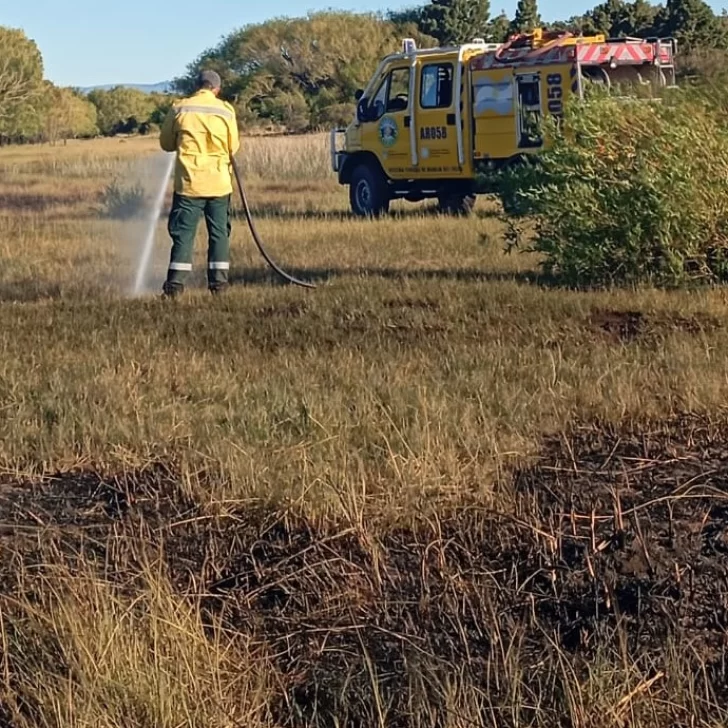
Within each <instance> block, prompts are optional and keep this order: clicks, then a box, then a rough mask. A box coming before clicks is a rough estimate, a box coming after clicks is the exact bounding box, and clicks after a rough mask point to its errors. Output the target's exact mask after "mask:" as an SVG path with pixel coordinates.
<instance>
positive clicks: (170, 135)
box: [159, 107, 177, 152]
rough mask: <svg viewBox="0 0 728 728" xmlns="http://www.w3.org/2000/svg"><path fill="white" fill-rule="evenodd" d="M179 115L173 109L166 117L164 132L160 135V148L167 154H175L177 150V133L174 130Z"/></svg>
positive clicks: (163, 126) (163, 125)
mask: <svg viewBox="0 0 728 728" xmlns="http://www.w3.org/2000/svg"><path fill="white" fill-rule="evenodd" d="M176 116H177V114H176V111H175V109H174V107H172V108H171V109H170V110H169V111H168V112H167V116H165V117H164V123H163V124H162V130H161V132H160V134H159V146H160V147H162V149H163V150H164V151H165V152H174V151H176V150H177V133H176V131H175V128H174V126H175V125H174V120H175V118H176Z"/></svg>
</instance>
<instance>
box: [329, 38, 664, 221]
mask: <svg viewBox="0 0 728 728" xmlns="http://www.w3.org/2000/svg"><path fill="white" fill-rule="evenodd" d="M676 50H677V49H676V43H675V41H674V40H673V39H672V38H662V39H659V38H652V39H646V40H645V39H638V38H619V39H612V38H606V37H605V36H603V35H595V36H589V37H583V36H574V35H571V34H570V33H557V32H551V33H549V32H545V31H543V30H541V29H539V30H536V31H534V32H533V33H528V34H523V35H516V36H512V37H511V38H510V39H509V40H508V41H507V42H506V43H503V44H487V43H485V42H484V41H482V40H480V39H476V40H475V41H473V43H468V44H466V45H462V46H459V47H455V48H434V49H418V48H417V47H416V45H415V42H414V41H413V40H411V39H406V40H405V41H404V42H403V48H402V51H401V52H400V53H396V54H393V55H390V56H387V57H386V58H384V60H382V62H381V63H380V65H379V67H378V68H377V70H376V72H375V74H374V76H372V78H371V80H370V81H369V84H368V85H367V87H366V88H365V89H363V90H360V91H358V92H357V94H356V99H357V110H356V118H355V119H354V121H353V122H352V123H351V124H350V125H349V127H348V128H346V129H333V130H332V132H331V158H332V166H333V170H334V172H335V173H336V174H337V175H338V179H339V183H340V184H342V185H348V186H349V198H350V204H351V209H352V211H353V212H354V213H355V214H357V215H360V216H377V215H381V214H382V213H386V212H387V211H388V210H389V204H390V202H391V201H392V200H394V199H405V200H409V201H412V202H418V201H420V200H423V199H427V198H436V199H437V200H438V201H439V205H440V208H441V209H442V210H443V211H445V212H451V213H467V212H469V211H470V210H471V209H472V207H473V205H474V203H475V196H476V194H477V193H478V192H479V191H481V190H479V189H478V185H477V182H476V179H477V176H478V175H479V173H480V172H481V171H484V170H487V169H494V168H495V169H498V168H502V167H503V166H505V165H509V164H513V163H517V162H519V161H521V160H523V159H524V158H526V155H529V154H533V153H537V152H538V151H539V150H541V149H543V148H544V147H545V146H547V141H545V140H544V139H543V138H542V136H541V133H540V131H539V130H540V128H541V124H540V121H541V120H542V119H543V118H544V117H545V116H549V115H550V116H555V117H559V116H560V115H562V113H563V109H564V104H565V103H566V102H567V101H568V100H569V99H570V98H572V97H577V98H582V97H583V94H584V88H585V85H586V83H589V82H596V83H603V84H606V85H607V86H612V85H621V84H624V83H638V84H652V85H653V86H657V87H665V86H673V85H674V84H675V67H674V56H675V53H676Z"/></svg>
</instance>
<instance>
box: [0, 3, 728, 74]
mask: <svg viewBox="0 0 728 728" xmlns="http://www.w3.org/2000/svg"><path fill="white" fill-rule="evenodd" d="M516 2H517V0H491V10H492V12H493V14H497V13H499V12H500V11H501V10H505V11H506V12H507V13H508V14H509V15H510V16H512V15H513V11H514V9H515V6H516ZM726 2H728V0H726ZM2 3H3V5H4V6H5V7H0V25H5V26H10V27H14V28H22V29H23V30H24V31H25V33H26V35H28V36H29V37H30V38H32V39H33V40H35V42H36V43H37V44H38V46H39V47H40V50H41V52H42V54H43V60H44V65H45V75H46V78H48V79H50V80H51V81H53V82H54V83H55V84H58V85H60V86H80V87H85V86H95V85H100V84H107V83H159V82H161V81H169V80H171V79H172V78H174V77H175V76H179V75H181V74H182V73H184V71H185V68H186V67H187V64H188V63H190V62H191V61H193V60H194V59H195V58H196V57H197V56H198V55H199V54H200V53H202V51H204V50H206V49H207V48H210V47H212V46H214V45H216V44H217V43H218V42H219V40H220V39H221V38H222V37H223V36H225V35H227V34H228V33H229V32H231V31H232V30H235V29H236V28H240V27H241V26H243V25H247V24H249V23H258V22H261V21H263V20H266V19H268V18H271V17H276V16H282V15H299V16H300V15H305V14H306V13H307V12H308V11H312V10H324V9H337V10H354V11H377V10H387V9H400V8H403V7H410V6H412V5H419V4H423V3H421V2H417V0H415V1H414V2H401V1H400V0H392V1H391V2H383V0H304V2H299V1H297V0H262V1H261V2H257V1H256V0H204V1H203V2H200V0H166V1H164V2H160V1H159V0H124V1H123V2H115V1H114V0H112V1H111V2H100V0H33V1H32V2H28V1H27V0H26V1H25V2H23V1H22V0H21V1H19V2H18V1H13V0H2ZM594 4H595V2H594V0H592V1H591V2H589V1H588V0H587V1H586V2H584V0H540V2H539V8H540V10H541V15H542V16H543V18H544V19H545V20H552V19H555V18H557V17H560V18H564V17H569V16H570V15H575V14H577V13H581V12H584V11H585V10H587V9H588V8H590V7H592V6H593V5H594ZM711 5H712V6H713V7H714V8H715V9H716V10H718V9H720V8H721V7H723V4H722V3H720V2H711ZM8 6H10V7H8ZM251 6H252V7H251Z"/></svg>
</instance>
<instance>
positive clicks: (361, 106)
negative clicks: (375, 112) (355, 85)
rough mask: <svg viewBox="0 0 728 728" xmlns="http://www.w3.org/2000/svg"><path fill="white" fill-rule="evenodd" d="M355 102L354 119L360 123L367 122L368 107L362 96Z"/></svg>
mask: <svg viewBox="0 0 728 728" xmlns="http://www.w3.org/2000/svg"><path fill="white" fill-rule="evenodd" d="M357 93H358V92H357ZM357 102H358V103H357V105H356V118H357V120H358V121H359V122H360V123H361V122H364V121H366V120H367V116H368V115H369V107H368V106H367V100H366V99H365V98H364V97H363V96H360V97H359V98H358V99H357Z"/></svg>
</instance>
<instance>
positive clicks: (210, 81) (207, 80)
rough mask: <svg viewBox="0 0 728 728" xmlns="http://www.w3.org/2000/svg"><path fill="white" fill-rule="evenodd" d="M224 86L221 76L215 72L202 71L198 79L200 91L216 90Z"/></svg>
mask: <svg viewBox="0 0 728 728" xmlns="http://www.w3.org/2000/svg"><path fill="white" fill-rule="evenodd" d="M221 86H222V80H221V79H220V74H219V73H217V72H215V71H201V72H200V75H199V76H198V77H197V87H198V88H200V89H207V90H210V91H212V90H214V89H216V88H220V87H221Z"/></svg>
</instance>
